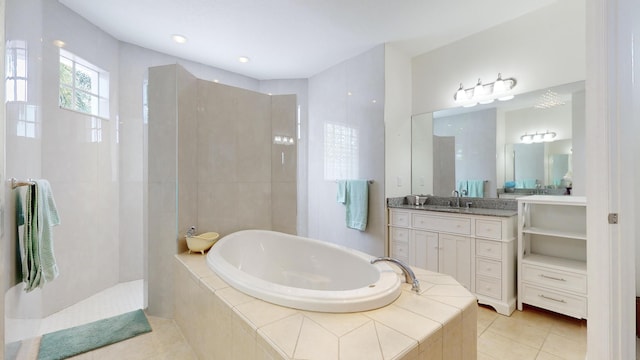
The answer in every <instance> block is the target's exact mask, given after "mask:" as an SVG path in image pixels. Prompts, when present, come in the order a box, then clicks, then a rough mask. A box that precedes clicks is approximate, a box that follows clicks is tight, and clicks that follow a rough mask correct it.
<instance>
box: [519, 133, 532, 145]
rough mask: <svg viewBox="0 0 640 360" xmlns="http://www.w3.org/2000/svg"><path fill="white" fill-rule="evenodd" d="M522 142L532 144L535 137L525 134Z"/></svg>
mask: <svg viewBox="0 0 640 360" xmlns="http://www.w3.org/2000/svg"><path fill="white" fill-rule="evenodd" d="M520 140H521V141H522V142H523V143H525V144H531V143H532V142H533V135H528V134H526V133H525V134H524V135H522V136H520Z"/></svg>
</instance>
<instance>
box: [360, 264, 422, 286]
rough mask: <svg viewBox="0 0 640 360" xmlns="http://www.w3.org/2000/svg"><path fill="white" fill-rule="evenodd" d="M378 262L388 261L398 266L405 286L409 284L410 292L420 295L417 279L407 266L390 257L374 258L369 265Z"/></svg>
mask: <svg viewBox="0 0 640 360" xmlns="http://www.w3.org/2000/svg"><path fill="white" fill-rule="evenodd" d="M378 261H388V262H392V263H394V264H396V265H398V266H399V267H400V269H402V272H403V273H404V280H405V281H406V282H407V284H411V290H412V291H415V292H416V293H418V294H419V293H420V281H418V279H417V278H416V275H415V274H414V273H413V270H411V268H410V267H409V265H407V264H405V263H403V262H402V261H400V260H398V259H394V258H390V257H379V258H375V259H372V260H371V263H372V264H375V263H377V262H378Z"/></svg>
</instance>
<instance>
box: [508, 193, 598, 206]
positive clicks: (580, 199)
mask: <svg viewBox="0 0 640 360" xmlns="http://www.w3.org/2000/svg"><path fill="white" fill-rule="evenodd" d="M517 200H518V202H519V203H522V202H524V203H529V204H543V205H568V206H587V198H586V197H584V196H560V195H531V196H524V197H519V198H518V199H517Z"/></svg>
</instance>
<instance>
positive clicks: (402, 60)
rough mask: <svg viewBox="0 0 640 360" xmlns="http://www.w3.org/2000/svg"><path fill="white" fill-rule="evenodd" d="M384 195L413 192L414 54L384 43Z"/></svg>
mask: <svg viewBox="0 0 640 360" xmlns="http://www.w3.org/2000/svg"><path fill="white" fill-rule="evenodd" d="M384 56H385V59H384V82H385V84H384V99H385V101H384V124H385V139H384V146H385V197H397V196H405V195H408V194H411V176H412V174H411V156H412V155H411V58H410V57H409V56H408V55H406V54H405V53H403V52H402V51H401V50H398V49H396V48H395V47H394V46H393V45H390V44H387V45H385V52H384Z"/></svg>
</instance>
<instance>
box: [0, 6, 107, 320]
mask: <svg viewBox="0 0 640 360" xmlns="http://www.w3.org/2000/svg"><path fill="white" fill-rule="evenodd" d="M6 11H7V14H6V21H7V23H6V40H8V41H11V40H19V41H24V42H25V44H26V49H27V55H26V57H27V59H26V60H27V75H28V85H27V86H28V92H27V99H26V101H19V102H18V101H16V102H9V103H7V104H6V106H7V107H6V109H7V124H6V125H7V127H6V134H5V141H6V148H7V162H6V170H7V177H16V178H20V179H26V178H45V179H48V180H49V182H50V183H51V186H52V189H53V192H54V197H55V200H56V203H57V207H58V211H59V213H60V217H61V221H62V223H61V224H60V225H59V226H57V227H55V229H54V242H55V255H56V260H57V264H58V267H59V270H60V276H59V277H58V278H57V279H55V280H54V281H53V282H51V283H49V284H47V285H46V286H45V287H44V288H43V289H42V290H36V291H33V292H31V293H24V292H22V291H12V292H9V293H8V294H7V295H8V296H10V298H8V299H7V303H6V304H5V305H6V314H5V316H6V317H14V316H29V317H39V316H46V315H49V314H51V313H54V312H56V311H58V310H60V309H63V308H65V307H67V306H69V305H71V304H73V303H75V302H77V301H79V300H81V299H83V298H86V297H87V296H89V295H91V294H94V293H96V292H97V291H100V290H102V289H104V288H106V287H109V286H111V285H114V284H115V283H117V281H118V239H117V235H118V211H117V209H118V196H117V194H118V157H119V154H118V147H117V142H116V120H115V119H116V115H117V108H118V98H117V96H116V94H117V90H116V89H117V88H118V42H117V40H115V39H114V38H112V37H111V36H108V35H106V34H105V33H103V32H102V31H101V30H99V29H98V28H97V27H95V26H93V25H92V24H90V23H88V22H86V21H85V20H84V19H83V18H81V17H79V16H77V15H75V14H73V13H72V12H70V11H68V9H66V8H65V7H64V6H62V5H60V4H59V3H58V2H56V1H41V0H32V1H19V0H9V1H7V2H6ZM44 14H46V16H44ZM54 40H63V41H65V43H66V44H67V45H66V49H67V50H68V51H70V52H73V53H75V54H76V55H78V56H80V57H82V58H83V59H85V60H87V61H89V62H92V63H93V64H95V65H96V66H98V67H100V68H102V69H103V70H105V71H108V72H109V73H110V114H111V116H110V117H109V118H108V119H92V118H91V117H90V116H85V115H81V114H80V113H75V112H71V111H68V110H63V109H60V108H59V107H58V77H59V75H58V73H59V61H58V57H59V52H58V51H59V49H58V47H56V46H54V44H53V41H54ZM96 45H98V46H96ZM25 114H35V116H33V117H30V118H28V119H25ZM25 120H33V121H34V122H35V124H34V126H35V132H34V134H33V136H32V137H31V135H26V134H25V133H21V132H19V131H18V124H19V122H24V121H25ZM92 122H93V124H94V126H93V127H92ZM97 124H99V125H100V130H99V131H100V132H101V138H100V140H99V141H98V140H97V139H95V138H93V139H92V137H91V132H92V130H94V131H95V130H96V129H97ZM7 190H8V192H7V195H8V196H7V198H8V202H7V204H8V206H7V208H6V209H7V211H6V213H5V219H4V223H5V224H15V193H14V192H13V191H10V190H9V189H7ZM5 236H6V237H7V239H6V240H7V241H4V242H3V243H4V244H7V245H5V246H4V247H3V249H2V251H3V252H4V253H6V254H9V255H7V257H8V258H6V259H5V260H7V261H6V262H5V263H4V264H5V265H4V266H6V268H5V269H6V270H7V272H6V273H4V279H3V280H4V282H3V283H4V289H3V290H5V291H6V290H7V289H8V288H9V287H11V286H13V285H14V284H16V283H17V281H19V279H17V277H18V276H17V274H18V270H17V267H16V262H17V261H16V260H17V259H16V250H15V244H16V238H15V228H13V227H10V228H8V229H7V231H5ZM41 299H46V301H42V300H41Z"/></svg>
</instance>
